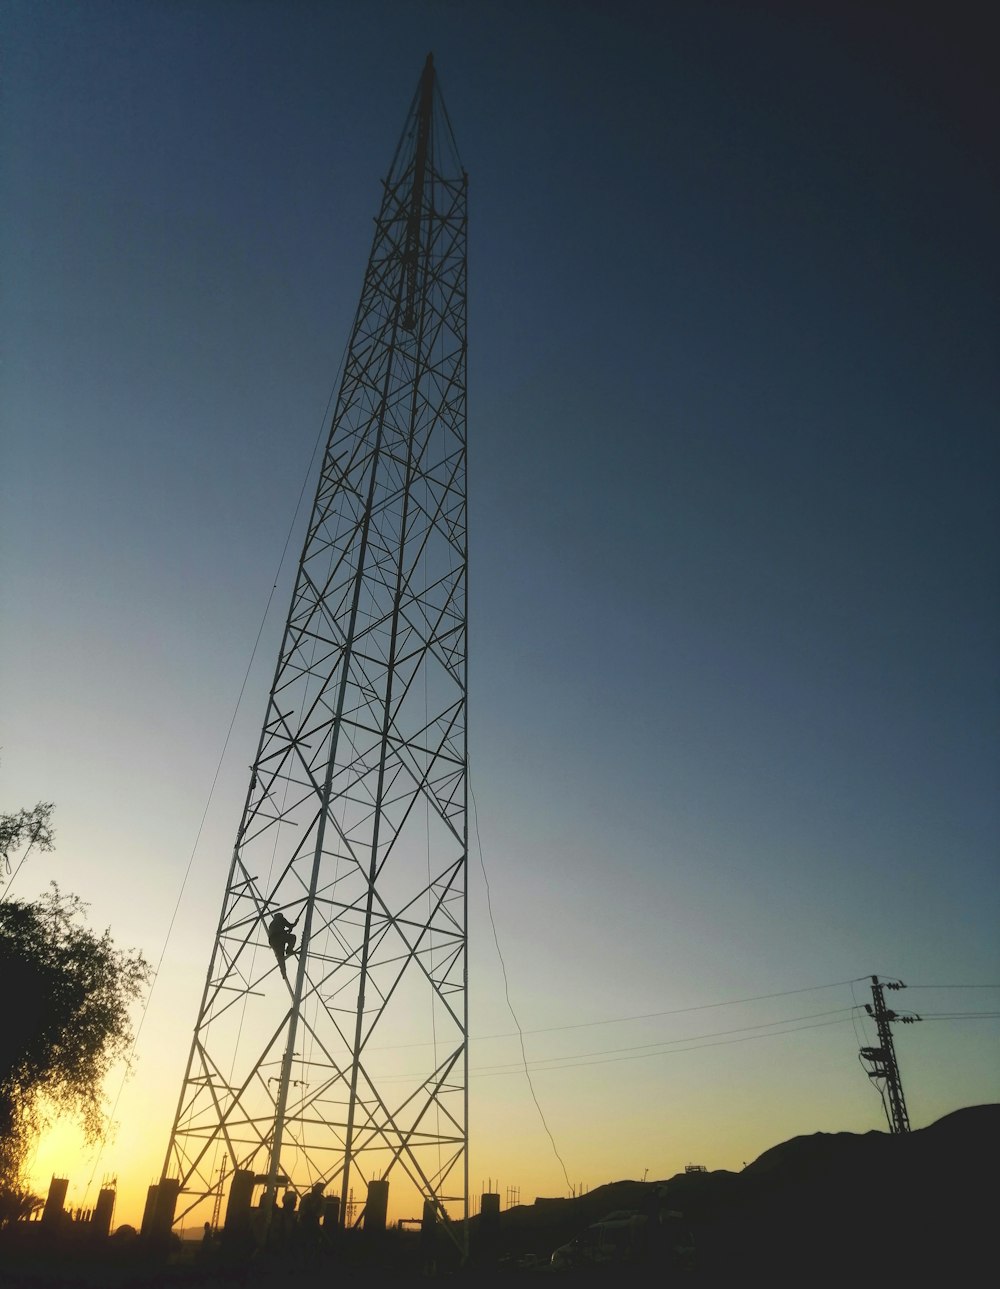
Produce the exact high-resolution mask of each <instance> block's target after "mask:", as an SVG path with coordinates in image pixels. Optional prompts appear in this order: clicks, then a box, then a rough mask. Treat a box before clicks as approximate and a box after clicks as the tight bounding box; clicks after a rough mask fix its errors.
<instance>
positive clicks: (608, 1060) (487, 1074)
mask: <svg viewBox="0 0 1000 1289" xmlns="http://www.w3.org/2000/svg"><path fill="white" fill-rule="evenodd" d="M847 1021H848V1017H846V1016H843V1017H841V1018H840V1019H839V1020H822V1021H817V1022H816V1023H815V1024H813V1025H797V1026H795V1027H794V1028H793V1029H786V1030H774V1031H773V1032H772V1033H770V1034H744V1035H743V1036H742V1037H740V1038H724V1039H720V1040H719V1041H717V1042H712V1043H692V1044H691V1045H690V1046H689V1047H676V1048H673V1049H671V1050H670V1051H662V1050H661V1051H656V1052H639V1053H637V1054H636V1055H633V1056H606V1057H601V1058H600V1059H598V1060H590V1059H587V1060H578V1061H576V1062H574V1063H570V1062H569V1061H567V1063H566V1064H564V1065H549V1064H545V1063H544V1062H534V1061H533V1062H530V1063H529V1064H530V1067H531V1068H532V1069H533V1070H535V1071H536V1072H538V1073H545V1072H546V1071H550V1072H555V1071H560V1070H575V1069H580V1068H582V1067H584V1066H587V1065H618V1064H620V1063H621V1062H623V1061H645V1060H649V1059H650V1058H651V1057H657V1056H676V1055H679V1054H680V1053H682V1052H697V1051H700V1050H701V1049H702V1048H705V1047H727V1046H728V1045H729V1044H731V1043H750V1042H753V1041H754V1040H755V1039H761V1038H780V1037H782V1036H783V1035H785V1034H798V1033H801V1032H802V1031H803V1030H807V1029H823V1028H825V1027H827V1026H829V1025H845V1024H846V1023H847ZM520 1068H521V1067H520V1066H512V1067H510V1068H497V1069H492V1068H491V1067H489V1066H486V1067H485V1068H484V1069H482V1070H474V1071H470V1078H472V1077H475V1078H487V1079H489V1078H496V1077H498V1076H500V1075H504V1074H515V1073H517V1072H518V1070H520Z"/></svg>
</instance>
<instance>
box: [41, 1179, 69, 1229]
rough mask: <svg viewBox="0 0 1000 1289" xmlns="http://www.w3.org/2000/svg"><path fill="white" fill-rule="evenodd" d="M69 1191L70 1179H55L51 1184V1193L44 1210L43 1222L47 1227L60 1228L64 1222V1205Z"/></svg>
mask: <svg viewBox="0 0 1000 1289" xmlns="http://www.w3.org/2000/svg"><path fill="white" fill-rule="evenodd" d="M68 1190H69V1178H68V1177H53V1178H52V1180H51V1181H50V1182H49V1193H48V1197H47V1198H46V1200H45V1208H44V1209H43V1210H42V1221H43V1222H44V1223H45V1225H46V1226H59V1224H60V1223H61V1222H62V1217H63V1204H64V1203H65V1201H66V1192H67V1191H68Z"/></svg>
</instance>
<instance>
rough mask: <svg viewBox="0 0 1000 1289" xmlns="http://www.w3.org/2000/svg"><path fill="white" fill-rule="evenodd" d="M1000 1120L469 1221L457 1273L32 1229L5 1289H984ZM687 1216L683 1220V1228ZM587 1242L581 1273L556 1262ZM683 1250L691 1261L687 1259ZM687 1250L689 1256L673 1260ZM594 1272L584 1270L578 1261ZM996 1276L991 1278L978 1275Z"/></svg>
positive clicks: (0, 1235) (971, 1120)
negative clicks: (590, 1288) (622, 1216)
mask: <svg viewBox="0 0 1000 1289" xmlns="http://www.w3.org/2000/svg"><path fill="white" fill-rule="evenodd" d="M998 1147H1000V1105H988V1106H975V1107H970V1108H968V1109H965V1110H960V1111H957V1112H956V1113H955V1114H952V1115H948V1116H946V1117H945V1118H944V1119H941V1120H939V1121H938V1122H937V1123H936V1124H933V1125H931V1126H930V1127H928V1128H924V1129H921V1130H920V1131H918V1132H913V1133H910V1134H908V1135H907V1136H903V1137H891V1136H889V1135H888V1134H886V1133H877V1132H872V1133H867V1134H865V1135H863V1136H858V1135H854V1134H851V1133H837V1134H832V1135H831V1134H823V1133H817V1134H814V1135H813V1136H808V1137H796V1138H794V1139H793V1140H791V1141H787V1142H784V1143H783V1144H782V1145H780V1146H776V1147H774V1148H773V1149H772V1150H769V1151H767V1152H765V1154H763V1155H761V1157H760V1158H759V1159H757V1160H755V1161H754V1163H752V1164H750V1165H749V1166H748V1167H747V1168H745V1169H744V1170H743V1171H742V1172H740V1173H728V1172H715V1173H700V1174H682V1175H680V1176H678V1177H674V1178H671V1179H670V1180H669V1181H666V1182H647V1183H643V1182H629V1181H623V1182H615V1183H613V1184H611V1185H610V1186H605V1187H601V1188H600V1189H599V1190H596V1191H592V1192H591V1193H590V1194H588V1195H584V1196H581V1197H580V1198H578V1199H574V1200H539V1201H536V1203H535V1204H533V1205H523V1206H521V1207H518V1208H514V1209H511V1210H509V1211H508V1212H506V1213H502V1214H500V1219H499V1223H498V1224H497V1226H496V1227H495V1229H494V1230H492V1231H488V1230H485V1229H483V1227H482V1224H481V1223H479V1222H478V1221H474V1222H473V1223H472V1224H471V1256H470V1259H469V1261H468V1262H467V1263H466V1264H465V1265H461V1264H460V1261H459V1259H458V1257H457V1256H456V1255H455V1254H454V1253H453V1252H450V1251H449V1248H450V1246H449V1245H448V1243H447V1241H442V1242H439V1244H438V1246H437V1247H436V1248H434V1247H428V1245H427V1244H426V1242H424V1241H423V1240H422V1238H421V1236H420V1235H419V1234H417V1233H409V1232H406V1233H403V1232H395V1231H393V1232H387V1233H385V1234H384V1235H383V1236H381V1237H378V1238H375V1237H366V1236H365V1234H364V1233H363V1232H358V1233H347V1234H344V1233H338V1236H337V1238H336V1239H335V1240H332V1241H331V1242H329V1243H327V1244H320V1245H317V1246H314V1247H309V1246H303V1245H302V1244H301V1243H300V1242H296V1241H294V1240H293V1241H289V1242H288V1243H286V1244H285V1245H284V1247H282V1248H279V1249H270V1250H256V1251H252V1250H247V1249H240V1248H231V1247H227V1246H226V1245H225V1244H224V1243H222V1242H216V1243H213V1244H211V1245H208V1246H201V1245H199V1244H188V1245H185V1246H178V1245H177V1244H174V1245H171V1246H169V1247H165V1248H160V1249H154V1248H149V1247H148V1246H146V1245H144V1244H143V1242H142V1241H141V1240H139V1239H137V1238H135V1237H132V1238H129V1237H128V1235H127V1234H124V1233H123V1234H121V1235H120V1236H118V1237H115V1236H113V1237H112V1238H111V1239H109V1240H107V1241H101V1242H100V1243H95V1242H92V1241H91V1242H88V1241H87V1240H86V1239H85V1235H86V1232H82V1233H79V1234H78V1235H76V1236H75V1238H74V1233H73V1232H70V1233H67V1235H66V1236H65V1237H64V1238H63V1239H62V1240H60V1241H56V1240H53V1238H52V1237H51V1236H50V1235H49V1234H48V1233H46V1232H43V1231H42V1229H41V1228H40V1227H39V1226H38V1225H37V1224H32V1225H31V1226H27V1227H25V1226H21V1227H15V1228H13V1229H10V1230H7V1231H3V1232H0V1287H2V1289H7V1287H8V1286H9V1287H10V1289H62V1287H63V1286H69V1287H79V1289H257V1286H269V1287H271V1289H313V1287H314V1286H315V1289H328V1287H330V1289H332V1286H341V1285H344V1286H348V1285H358V1286H362V1285H364V1286H378V1285H382V1284H406V1283H413V1282H423V1283H431V1282H434V1283H442V1284H443V1283H448V1284H452V1285H455V1286H464V1285H470V1286H485V1287H491V1286H494V1285H497V1286H500V1285H511V1284H518V1283H524V1282H527V1283H533V1282H536V1281H537V1280H539V1279H545V1280H548V1281H553V1282H562V1283H565V1284H567V1285H609V1286H611V1285H614V1286H616V1287H617V1286H620V1285H643V1286H645V1285H663V1286H668V1285H671V1284H675V1285H678V1286H682V1287H683V1286H690V1289H702V1287H703V1289H715V1287H716V1286H719V1287H721V1286H735V1285H739V1284H741V1283H743V1282H746V1281H748V1282H749V1283H751V1284H753V1285H757V1284H763V1285H768V1286H783V1285H789V1286H792V1285H795V1286H823V1285H845V1284H849V1283H856V1284H859V1285H863V1284H882V1285H888V1286H894V1285H906V1286H908V1287H909V1286H916V1287H919V1286H922V1285H934V1286H941V1287H942V1289H945V1287H951V1286H964V1285H972V1284H979V1283H980V1281H981V1280H982V1279H983V1275H984V1272H986V1268H989V1267H993V1268H994V1270H995V1267H996V1253H997V1237H996V1234H995V1231H996V1216H995V1214H996V1195H997V1184H996V1168H997V1161H998V1158H1000V1149H998ZM613 1212H619V1213H623V1212H624V1213H633V1214H636V1215H639V1216H638V1220H637V1221H635V1222H634V1223H633V1224H632V1229H631V1233H630V1234H629V1236H628V1238H619V1239H617V1240H614V1241H612V1242H611V1243H610V1244H609V1243H608V1242H607V1240H606V1239H605V1242H604V1247H603V1248H601V1249H595V1248H594V1243H595V1238H596V1237H595V1234H594V1224H595V1223H599V1222H600V1221H601V1219H602V1218H605V1217H607V1216H608V1215H609V1214H611V1213H613ZM678 1214H680V1215H682V1216H680V1217H678V1216H677V1215H678ZM574 1238H579V1239H580V1240H581V1246H582V1247H581V1246H578V1250H577V1256H578V1258H580V1259H583V1261H582V1262H581V1264H580V1265H577V1266H571V1267H564V1268H562V1269H557V1268H555V1267H553V1266H552V1261H551V1255H552V1252H553V1250H555V1249H556V1248H559V1247H561V1246H565V1245H566V1244H567V1243H568V1242H570V1241H572V1240H573V1239H574ZM692 1245H693V1248H694V1252H693V1253H692V1252H691V1251H690V1246H692ZM679 1250H683V1251H679ZM593 1256H599V1257H602V1258H603V1259H605V1260H603V1261H601V1262H596V1263H595V1262H589V1261H587V1260H586V1259H587V1258H588V1257H593ZM986 1274H988V1275H989V1276H990V1278H991V1279H992V1272H987V1273H986Z"/></svg>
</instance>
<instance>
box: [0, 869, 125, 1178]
mask: <svg viewBox="0 0 1000 1289" xmlns="http://www.w3.org/2000/svg"><path fill="white" fill-rule="evenodd" d="M85 909H86V905H85V904H84V903H83V901H82V900H81V899H80V898H79V896H76V895H64V894H63V893H62V892H61V891H60V890H59V887H58V886H57V885H56V884H55V882H53V883H51V888H50V890H49V891H48V893H47V894H45V895H43V896H41V897H40V898H39V899H37V900H34V901H31V902H28V901H23V900H4V901H2V902H0V981H3V985H4V992H5V995H6V998H7V1008H6V1015H5V1018H4V1024H3V1025H2V1026H0V1189H5V1190H7V1191H8V1193H9V1192H11V1191H14V1190H17V1189H19V1187H20V1182H21V1174H22V1170H23V1165H24V1160H25V1156H26V1152H27V1150H28V1147H29V1146H30V1144H31V1142H32V1141H33V1139H34V1138H35V1137H36V1136H37V1134H38V1133H39V1132H40V1131H41V1129H42V1127H43V1126H44V1125H45V1122H46V1120H47V1119H48V1118H49V1117H50V1115H51V1114H52V1113H54V1112H69V1113H72V1114H73V1115H74V1116H75V1117H77V1118H78V1119H79V1120H80V1121H81V1123H82V1125H83V1128H84V1131H85V1133H86V1135H87V1138H88V1140H91V1141H93V1140H96V1139H98V1138H99V1137H100V1134H101V1132H102V1130H103V1128H104V1124H105V1114H104V1110H103V1104H102V1084H103V1081H104V1078H105V1076H106V1075H107V1073H108V1071H109V1070H110V1069H111V1067H112V1066H113V1065H114V1064H115V1062H116V1061H117V1060H119V1059H120V1058H122V1057H126V1056H127V1055H128V1052H129V1048H130V1045H131V1042H132V1025H131V1020H130V1018H129V1006H130V1004H131V1003H132V1002H134V1001H135V1000H136V999H137V998H138V997H139V995H140V994H141V992H142V988H143V986H144V985H145V984H146V982H147V981H148V979H149V976H150V966H149V963H148V962H147V961H146V960H145V958H144V957H143V956H142V954H141V953H140V952H138V951H137V950H134V949H133V950H127V951H126V950H122V949H118V948H116V947H115V945H114V942H113V941H112V939H111V933H110V931H105V932H104V933H103V934H101V935H98V934H96V933H95V932H94V931H92V930H90V928H89V927H87V926H86V924H85V915H84V910H85Z"/></svg>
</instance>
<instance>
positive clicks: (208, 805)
mask: <svg viewBox="0 0 1000 1289" xmlns="http://www.w3.org/2000/svg"><path fill="white" fill-rule="evenodd" d="M346 358H347V351H346V349H345V350H344V352H343V353H342V354H341V358H340V365H339V367H338V369H337V373H336V375H335V376H334V379H333V384H332V386H331V388H330V393H329V396H328V397H327V400H326V407H325V409H324V411H323V417H322V419H321V421H320V428H319V432H318V433H317V435H316V439H315V442H314V443H313V449H312V453H311V455H310V457H309V464H308V466H307V467H306V471H305V474H304V476H303V479H302V485H301V487H300V488H299V495H298V498H297V500H296V502H295V511H294V513H293V515H292V519H291V523H290V524H289V525H288V532H287V533H286V534H285V541H284V545H283V546H282V548H281V555H280V557H279V559H278V566H277V568H276V569H275V573H274V581H273V582H272V585H271V590H270V592H269V593H268V597H267V603H266V604H265V605H264V612H263V614H262V615H261V619H260V625H259V626H258V628H257V634H256V636H255V637H254V642H253V648H252V649H251V650H250V658H249V661H248V662H247V666H246V671H245V672H244V673H243V681H242V684H241V685H240V690H239V693H238V694H237V696H236V704H235V706H234V708H233V714H232V717H231V718H230V721H229V727H228V729H227V730H226V737H225V739H224V740H223V743H222V751H221V752H220V753H219V760H218V763H217V765H216V767H215V774H214V775H213V776H212V783H211V785H210V787H209V789H208V799H207V800H206V802H205V809H204V810H203V811H202V815H201V820H200V822H199V824H198V829H197V832H196V833H195V838H194V844H193V845H192V847H191V853H190V855H189V856H188V861H187V866H186V867H185V869H184V876H183V877H182V878H181V886H180V890H179V891H178V893H177V899H176V901H175V903H174V909H173V912H172V913H171V915H170V922H169V923H168V924H167V933H166V935H165V936H164V939H163V946H162V948H161V949H160V956H159V958H158V959H157V962H156V968H155V969H154V971H153V981H152V984H151V985H150V987H149V993H148V994H147V995H146V1001H145V1003H144V1004H143V1007H142V1011H141V1012H140V1015H139V1023H138V1025H137V1026H136V1031H135V1037H134V1038H133V1040H132V1046H131V1047H130V1049H129V1053H128V1056H127V1057H126V1058H125V1068H124V1070H123V1073H122V1078H121V1082H120V1083H119V1085H118V1091H117V1093H116V1095H115V1099H114V1104H113V1105H112V1107H111V1113H110V1114H109V1115H108V1126H107V1128H106V1129H105V1132H104V1136H103V1137H102V1138H101V1141H100V1144H99V1146H98V1148H97V1156H96V1160H95V1163H94V1168H93V1171H92V1172H91V1174H90V1178H89V1180H88V1182H87V1185H86V1188H85V1190H84V1194H83V1199H84V1205H85V1204H86V1199H87V1196H88V1194H89V1193H90V1188H91V1186H92V1185H93V1183H94V1177H95V1176H96V1175H97V1169H98V1166H99V1164H100V1161H101V1156H102V1155H103V1153H104V1148H105V1146H106V1145H107V1142H108V1137H109V1136H110V1134H111V1128H112V1125H113V1123H114V1117H115V1113H116V1112H117V1110H118V1103H119V1102H120V1100H121V1095H122V1092H123V1090H124V1088H125V1080H126V1079H127V1078H128V1074H129V1071H130V1070H131V1068H132V1061H133V1059H134V1057H135V1053H136V1049H137V1047H138V1045H139V1037H140V1035H141V1034H142V1027H143V1025H144V1024H145V1022H146V1015H147V1013H148V1012H149V1005H150V1002H151V1001H152V998H153V992H154V990H155V988H156V982H157V979H158V978H159V974H160V968H161V967H162V966H163V959H164V957H165V956H166V952H167V946H168V945H169V944H170V937H171V935H172V933H173V929H174V923H175V922H176V921H177V914H178V912H179V911H180V906H181V901H182V899H183V898H184V891H185V888H186V887H187V882H188V878H189V877H190V875H191V869H192V867H193V865H194V857H195V855H196V854H197V853H198V846H199V843H200V842H201V834H202V832H203V831H204V828H205V821H206V819H207V818H208V812H209V810H210V809H211V806H212V800H213V798H214V796H215V789H216V786H217V785H218V782H219V775H220V774H221V773H222V766H223V762H224V761H225V758H226V752H227V751H228V750H229V740H230V739H231V738H232V734H233V728H234V727H235V725H236V718H237V716H238V715H239V711H240V706H241V704H242V702H243V695H244V693H245V692H246V687H247V681H248V680H249V679H250V672H251V670H252V668H253V664H254V659H255V658H256V657H257V649H258V646H259V645H260V639H261V636H262V635H263V634H264V627H265V625H266V623H267V618H268V614H269V613H270V611H271V604H272V602H273V600H274V593H275V591H276V590H277V589H278V582H279V580H280V578H281V570H282V568H283V567H284V564H285V557H286V555H287V554H288V547H289V544H290V542H291V540H292V534H293V533H294V531H295V525H296V523H297V521H298V517H299V510H300V509H301V507H302V498H303V497H304V496H305V491H306V485H307V484H308V482H309V477H310V475H311V474H312V470H313V463H314V462H315V460H316V453H317V451H318V450H319V445H320V443H321V442H322V440H323V434H324V431H325V430H326V428H327V424H328V418H329V416H330V408H331V406H332V404H333V400H334V397H335V395H336V392H337V389H338V388H339V384H340V377H341V373H342V371H343V368H344V363H345V361H346Z"/></svg>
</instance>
